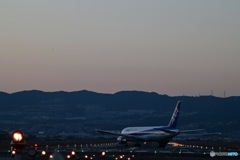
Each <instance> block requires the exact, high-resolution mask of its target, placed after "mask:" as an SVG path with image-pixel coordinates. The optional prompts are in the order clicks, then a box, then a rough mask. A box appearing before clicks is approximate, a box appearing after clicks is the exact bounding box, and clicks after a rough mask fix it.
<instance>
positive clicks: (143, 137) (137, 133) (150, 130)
mask: <svg viewBox="0 0 240 160" xmlns="http://www.w3.org/2000/svg"><path fill="white" fill-rule="evenodd" d="M180 106H181V101H178V102H177V105H176V107H175V109H174V112H173V114H172V117H171V119H170V121H169V123H168V125H167V126H146V127H127V128H124V129H123V130H122V131H121V133H115V132H111V131H105V130H99V129H95V132H97V133H103V134H110V135H115V136H118V138H117V141H118V142H119V143H121V144H125V145H126V146H127V142H137V143H136V144H135V147H140V146H141V144H140V143H139V142H158V144H159V147H160V148H164V147H165V146H166V144H167V143H168V142H169V141H171V140H172V139H173V138H174V137H176V136H177V135H179V134H180V133H187V132H195V131H201V130H202V129H197V130H185V131H180V130H179V129H177V128H176V127H177V121H178V116H179V111H180Z"/></svg>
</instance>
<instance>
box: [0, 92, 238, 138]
mask: <svg viewBox="0 0 240 160" xmlns="http://www.w3.org/2000/svg"><path fill="white" fill-rule="evenodd" d="M179 100H181V101H182V107H181V112H180V119H179V120H180V123H179V127H181V128H184V129H190V128H207V129H208V130H210V131H221V132H226V133H231V134H236V133H237V134H239V133H240V127H239V126H240V125H239V122H240V116H239V113H240V105H239V104H240V97H227V98H219V97H214V96H200V97H190V96H177V97H170V96H167V95H160V94H158V93H154V92H150V93H149V92H143V91H121V92H117V93H114V94H102V93H96V92H92V91H87V90H82V91H75V92H64V91H58V92H43V91H38V90H31V91H22V92H16V93H12V94H8V93H4V92H0V107H1V112H0V114H1V115H0V120H1V121H0V126H1V125H2V126H5V127H9V126H10V128H13V127H15V126H19V125H22V127H25V128H27V127H26V125H30V124H31V123H38V124H39V125H40V124H41V122H42V121H44V122H45V123H46V124H48V125H51V124H52V125H55V126H57V127H59V128H61V127H62V128H63V126H62V125H64V124H68V125H69V130H71V127H73V125H76V126H81V127H82V128H83V129H84V128H85V127H90V128H99V127H104V128H106V127H107V128H109V129H111V128H114V129H121V128H120V127H125V126H131V125H132V126H136V125H139V126H141V125H164V124H166V123H167V122H168V121H169V119H170V117H171V114H172V111H173V109H174V107H175V105H176V103H177V101H179ZM22 117H24V118H22ZM19 118H20V119H22V121H21V122H19V121H18V119H19ZM16 121H18V123H19V124H18V123H16ZM56 124H58V125H56ZM41 127H42V128H44V129H47V128H50V127H47V125H45V126H44V125H43V124H41V126H38V127H37V126H36V128H35V130H37V129H39V128H41ZM57 127H56V128H55V129H56V130H57V129H59V128H57ZM64 127H66V126H64ZM62 128H61V129H62ZM31 129H34V128H31ZM75 129H76V128H75Z"/></svg>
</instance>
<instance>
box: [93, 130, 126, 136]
mask: <svg viewBox="0 0 240 160" xmlns="http://www.w3.org/2000/svg"><path fill="white" fill-rule="evenodd" d="M94 131H95V132H97V133H104V134H110V135H115V136H125V135H124V134H121V133H116V132H110V131H105V130H99V129H95V130H94Z"/></svg>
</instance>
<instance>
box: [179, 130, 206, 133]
mask: <svg viewBox="0 0 240 160" xmlns="http://www.w3.org/2000/svg"><path fill="white" fill-rule="evenodd" d="M199 131H204V129H194V130H182V131H180V133H188V132H199Z"/></svg>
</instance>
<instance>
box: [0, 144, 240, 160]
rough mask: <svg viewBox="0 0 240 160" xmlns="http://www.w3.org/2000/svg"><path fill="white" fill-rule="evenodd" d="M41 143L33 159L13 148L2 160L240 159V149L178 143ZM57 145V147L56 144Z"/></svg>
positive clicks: (1, 154) (3, 152)
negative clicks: (163, 145) (13, 154)
mask: <svg viewBox="0 0 240 160" xmlns="http://www.w3.org/2000/svg"><path fill="white" fill-rule="evenodd" d="M45 143H46V144H44V143H43V142H39V144H41V145H39V144H38V146H37V155H36V156H35V157H30V156H29V148H27V149H25V150H23V151H22V153H18V154H16V155H15V156H11V152H10V150H9V149H10V146H9V148H1V150H0V160H23V159H24V160H67V159H69V160H92V159H96V160H99V159H106V160H165V159H166V160H179V159H180V160H193V159H194V160H206V159H207V160H208V159H209V160H210V159H219V160H224V159H238V160H239V159H240V156H239V155H238V154H240V150H239V149H229V148H224V149H223V148H217V147H207V146H200V145H199V146H198V145H195V144H194V145H190V144H186V145H184V144H178V143H175V144H174V145H176V146H174V147H173V146H168V147H167V148H165V149H161V148H158V147H155V146H153V147H152V146H143V147H123V146H120V145H118V144H117V143H115V142H101V143H100V142H96V143H92V142H91V143H82V144H80V143H78V144H73V143H71V144H66V143H62V144H61V142H59V144H57V143H52V144H51V142H50V143H47V142H45ZM56 144H57V145H56Z"/></svg>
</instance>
